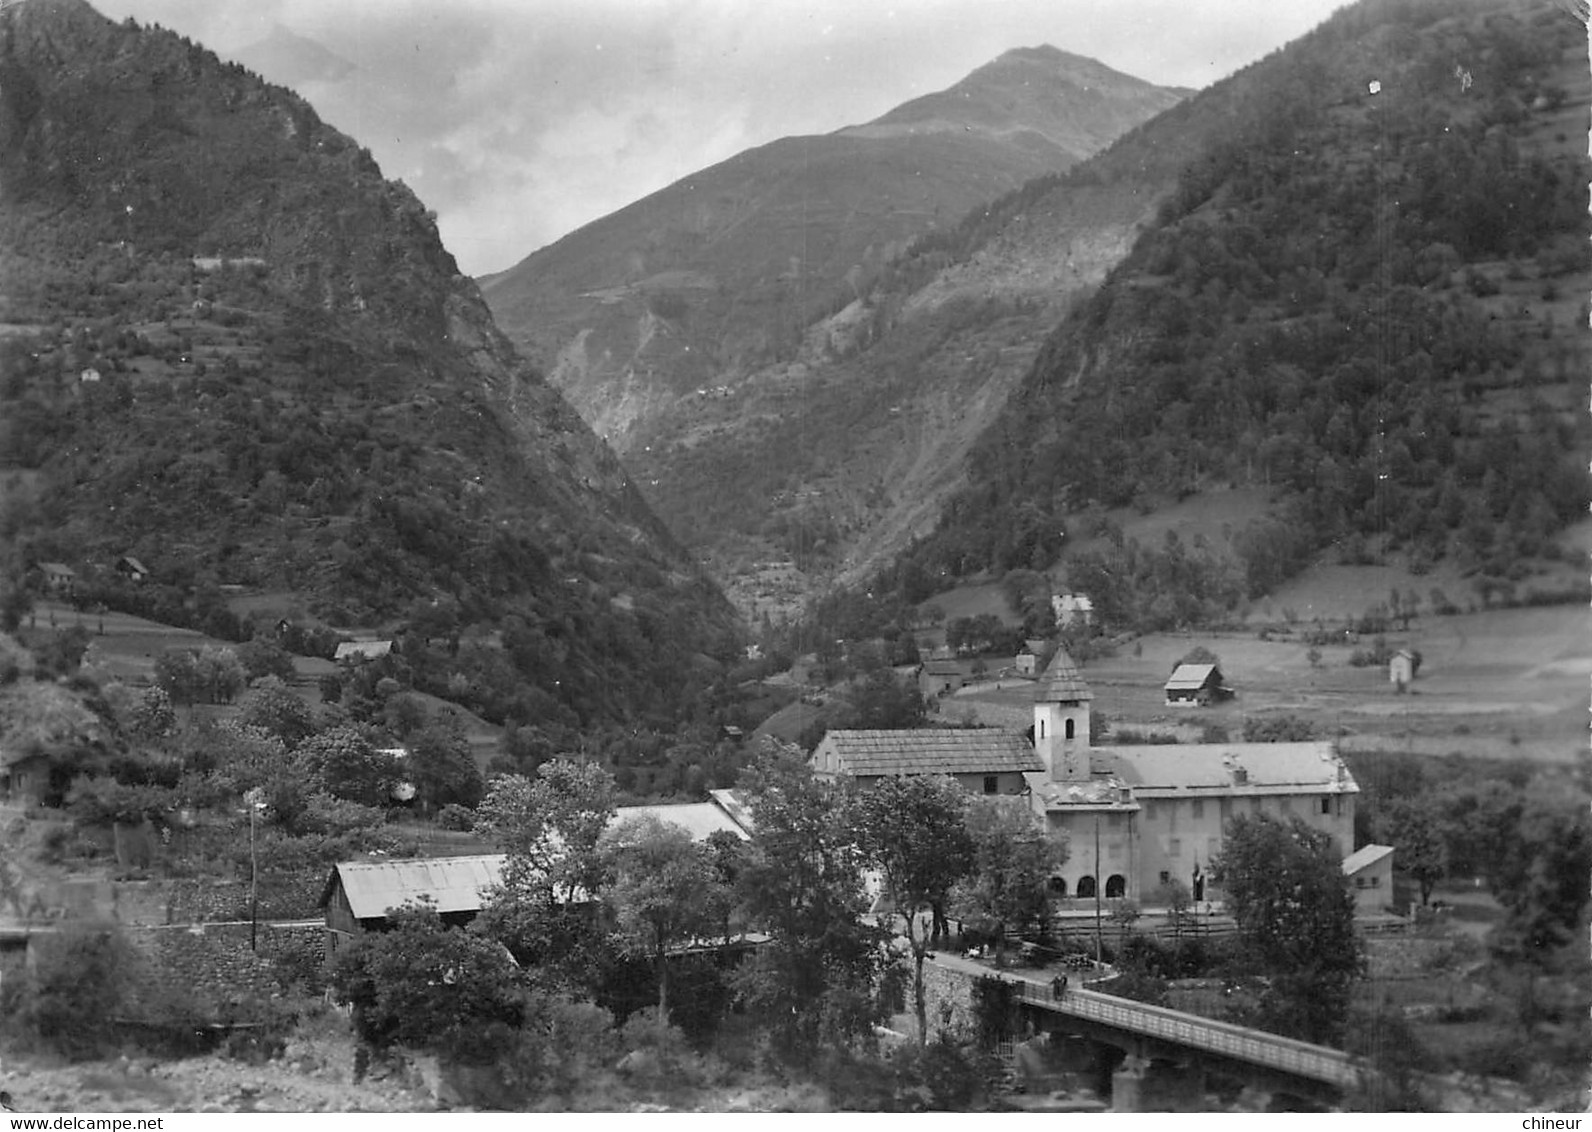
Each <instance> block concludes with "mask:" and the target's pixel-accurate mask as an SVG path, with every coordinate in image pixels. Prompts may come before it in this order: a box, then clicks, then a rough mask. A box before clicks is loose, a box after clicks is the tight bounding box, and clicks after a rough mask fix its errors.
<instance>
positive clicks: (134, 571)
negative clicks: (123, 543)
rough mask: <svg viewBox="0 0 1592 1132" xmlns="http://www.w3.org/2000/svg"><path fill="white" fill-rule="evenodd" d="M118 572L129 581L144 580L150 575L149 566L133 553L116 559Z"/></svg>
mask: <svg viewBox="0 0 1592 1132" xmlns="http://www.w3.org/2000/svg"><path fill="white" fill-rule="evenodd" d="M116 572H117V573H118V574H120V575H121V576H122V577H124V578H126V579H127V580H128V581H129V582H142V581H143V580H144V579H145V578H147V577H149V568H148V567H147V566H145V565H144V564H143V563H142V562H140V561H139V560H138V559H136V558H134V557H133V556H132V555H131V554H124V555H122V556H121V557H120V558H118V559H117V560H116Z"/></svg>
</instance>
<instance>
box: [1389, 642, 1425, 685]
mask: <svg viewBox="0 0 1592 1132" xmlns="http://www.w3.org/2000/svg"><path fill="white" fill-rule="evenodd" d="M1420 667H1421V656H1420V654H1419V653H1416V652H1411V651H1410V650H1409V649H1399V651H1398V652H1396V653H1394V654H1393V658H1392V659H1391V660H1389V661H1388V662H1387V679H1388V683H1389V684H1392V685H1393V687H1394V689H1395V690H1397V691H1400V692H1402V691H1404V690H1405V689H1406V688H1408V687H1409V686H1410V685H1411V684H1413V683H1414V682H1415V673H1416V672H1417V671H1419V670H1420Z"/></svg>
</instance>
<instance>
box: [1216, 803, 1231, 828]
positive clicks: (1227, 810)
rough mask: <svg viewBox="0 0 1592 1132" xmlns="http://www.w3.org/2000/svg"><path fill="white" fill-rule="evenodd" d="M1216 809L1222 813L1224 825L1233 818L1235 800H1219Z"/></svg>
mask: <svg viewBox="0 0 1592 1132" xmlns="http://www.w3.org/2000/svg"><path fill="white" fill-rule="evenodd" d="M1216 808H1217V809H1218V810H1220V811H1221V815H1222V821H1223V822H1224V823H1225V822H1226V821H1227V819H1228V818H1230V817H1232V816H1233V800H1232V799H1231V798H1218V799H1217V800H1216Z"/></svg>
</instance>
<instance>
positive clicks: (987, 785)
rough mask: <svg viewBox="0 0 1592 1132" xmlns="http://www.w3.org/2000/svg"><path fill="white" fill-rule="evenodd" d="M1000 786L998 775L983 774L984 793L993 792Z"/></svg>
mask: <svg viewBox="0 0 1592 1132" xmlns="http://www.w3.org/2000/svg"><path fill="white" fill-rule="evenodd" d="M1000 788H1001V780H1000V778H999V777H998V776H996V775H993V774H986V775H985V776H984V793H986V794H994V793H996V792H997V791H999V790H1000Z"/></svg>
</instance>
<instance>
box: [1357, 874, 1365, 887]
mask: <svg viewBox="0 0 1592 1132" xmlns="http://www.w3.org/2000/svg"><path fill="white" fill-rule="evenodd" d="M1354 887H1355V888H1364V887H1365V878H1364V877H1355V878H1354Z"/></svg>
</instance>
